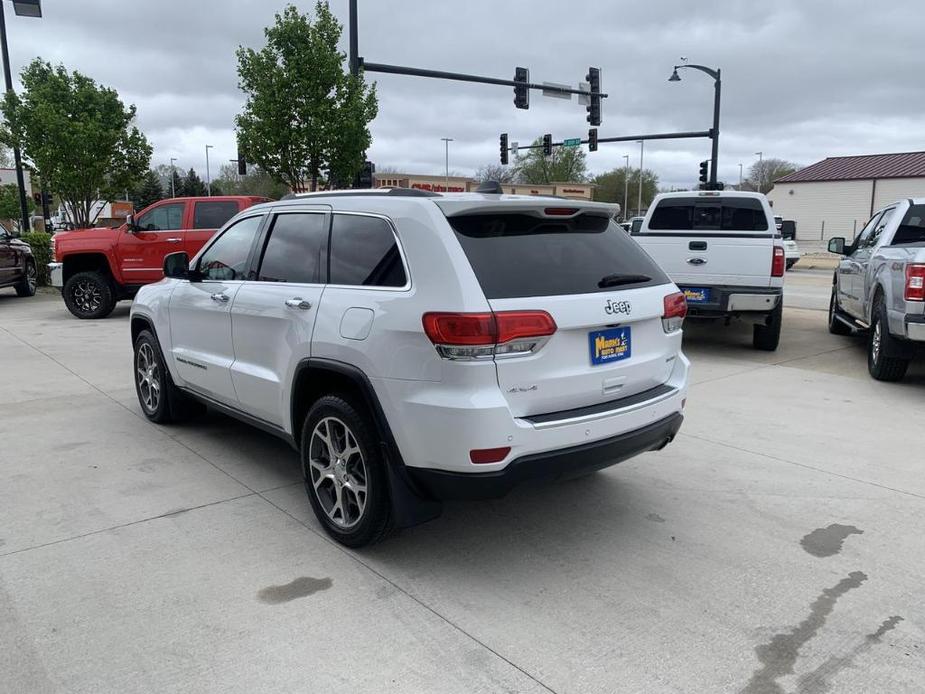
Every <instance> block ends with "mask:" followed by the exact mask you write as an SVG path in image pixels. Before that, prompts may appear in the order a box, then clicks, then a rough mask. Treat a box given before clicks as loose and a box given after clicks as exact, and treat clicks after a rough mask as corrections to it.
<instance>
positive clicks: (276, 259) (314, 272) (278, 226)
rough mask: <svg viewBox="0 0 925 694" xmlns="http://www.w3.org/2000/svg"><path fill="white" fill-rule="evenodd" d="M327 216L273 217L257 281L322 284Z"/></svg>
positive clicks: (326, 241)
mask: <svg viewBox="0 0 925 694" xmlns="http://www.w3.org/2000/svg"><path fill="white" fill-rule="evenodd" d="M326 221H327V216H326V215H324V214H312V213H308V212H290V213H285V214H278V215H276V218H275V220H274V221H273V228H272V229H271V230H270V236H269V238H268V239H267V243H266V247H265V248H264V251H263V259H262V260H261V261H260V271H259V272H258V274H257V279H258V280H259V281H261V282H302V283H305V284H321V283H323V282H324V270H325V269H326V268H325V265H326V262H325V261H326V249H327V245H328V227H327V224H326Z"/></svg>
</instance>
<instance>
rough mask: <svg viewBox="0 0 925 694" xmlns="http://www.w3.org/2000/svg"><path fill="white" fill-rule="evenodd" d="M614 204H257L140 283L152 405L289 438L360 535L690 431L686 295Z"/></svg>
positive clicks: (379, 193)
mask: <svg viewBox="0 0 925 694" xmlns="http://www.w3.org/2000/svg"><path fill="white" fill-rule="evenodd" d="M613 212H614V210H613V209H611V208H610V207H609V206H607V205H603V204H598V203H591V202H576V201H573V200H563V199H559V198H542V197H526V196H509V195H500V194H494V193H485V194H480V193H470V194H457V195H452V194H451V195H437V194H433V193H425V192H423V191H415V190H404V189H390V190H389V189H379V190H374V191H345V192H341V193H321V194H309V195H298V196H290V198H289V199H285V200H282V201H279V202H275V203H268V204H263V205H257V206H255V207H251V208H249V209H248V210H246V211H244V212H241V213H240V214H238V215H237V216H236V217H234V218H232V219H231V220H230V221H229V222H228V223H227V224H226V225H225V226H224V227H223V228H222V229H221V230H220V231H219V232H218V233H216V234H215V236H214V237H213V238H212V240H211V242H210V243H208V244H207V245H206V246H204V247H203V249H202V250H201V251H200V252H199V253H198V254H197V255H196V257H195V258H193V259H192V260H191V261H190V260H189V258H188V257H187V256H186V254H185V253H174V254H172V255H170V256H168V257H167V259H166V260H165V267H164V274H165V275H166V279H164V280H162V281H161V282H159V283H157V284H152V285H148V286H145V287H143V288H142V289H141V290H140V291H139V292H138V295H137V297H136V298H135V303H134V305H133V306H132V314H131V331H132V343H133V345H134V350H135V385H136V389H137V392H138V399H139V401H140V403H141V407H142V409H143V410H144V413H145V415H146V416H147V417H148V418H149V419H150V420H152V421H154V422H159V423H160V422H168V421H171V420H176V419H178V418H181V417H183V416H185V415H186V414H188V413H190V412H191V411H192V410H193V409H195V408H196V407H197V406H198V407H200V408H201V406H202V404H205V405H208V406H210V407H213V408H215V409H217V410H219V411H222V412H225V413H227V414H229V415H232V416H234V417H238V418H240V419H242V420H244V421H245V422H248V423H250V424H253V425H255V426H257V427H260V428H262V429H265V430H267V431H269V432H272V433H274V434H277V435H279V436H281V437H283V438H284V439H286V440H287V441H289V442H290V443H291V444H292V445H293V446H294V447H295V448H296V449H297V450H299V451H300V453H301V460H302V472H303V476H304V480H305V488H306V491H307V493H308V497H309V500H310V502H311V505H312V508H313V509H314V511H315V514H316V515H317V516H318V519H319V520H320V522H321V524H322V525H323V526H324V528H325V529H326V530H327V532H328V533H330V534H331V535H332V536H333V537H334V538H335V539H337V540H338V541H340V542H342V543H344V544H346V545H349V546H354V547H356V546H361V545H364V544H367V543H370V542H374V541H376V540H378V539H380V538H382V537H383V536H385V534H386V533H387V532H388V531H389V530H390V529H391V528H396V527H403V526H408V525H412V524H414V523H417V522H421V521H423V520H427V519H428V518H432V517H434V516H436V515H437V514H439V512H440V508H441V505H440V500H442V499H447V498H487V497H497V496H502V495H504V494H505V493H507V492H508V491H509V490H510V489H511V488H512V487H513V486H514V485H515V484H518V483H520V482H523V481H527V480H550V479H556V478H560V477H567V476H576V475H581V474H585V473H588V472H592V471H594V470H598V469H600V468H603V467H606V466H608V465H612V464H614V463H617V462H620V461H622V460H625V459H627V458H630V457H632V456H634V455H636V454H638V453H642V452H644V451H649V450H658V449H660V448H662V447H663V446H665V445H666V444H667V443H669V442H670V441H671V440H672V439H673V438H674V436H675V434H676V433H677V431H678V428H679V427H680V426H681V420H682V410H683V407H684V401H685V397H686V391H687V373H688V365H689V362H688V360H687V359H686V358H685V357H684V355H683V354H682V352H681V324H682V321H683V318H684V315H685V311H686V305H685V300H684V296H683V295H682V294H680V293H679V292H678V289H677V287H676V286H675V285H674V284H672V282H671V280H669V279H668V277H667V276H666V275H665V274H664V273H663V272H662V271H661V270H660V269H659V268H658V266H656V265H655V263H654V262H653V261H652V260H651V259H650V258H649V257H648V256H647V255H646V254H645V253H644V252H643V251H642V250H641V249H640V248H639V246H638V245H637V244H636V242H635V241H633V240H632V239H631V238H630V237H629V236H628V235H627V234H626V233H624V232H623V231H622V230H621V229H620V228H619V227H618V226H616V225H615V224H614V223H613V221H612V219H611V218H612V216H613Z"/></svg>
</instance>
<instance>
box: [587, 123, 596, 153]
mask: <svg viewBox="0 0 925 694" xmlns="http://www.w3.org/2000/svg"><path fill="white" fill-rule="evenodd" d="M588 151H589V152H596V151H597V128H591V129H590V130H588Z"/></svg>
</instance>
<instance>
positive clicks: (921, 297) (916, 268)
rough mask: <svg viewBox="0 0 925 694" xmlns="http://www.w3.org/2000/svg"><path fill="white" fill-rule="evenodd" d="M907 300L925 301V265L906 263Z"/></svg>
mask: <svg viewBox="0 0 925 694" xmlns="http://www.w3.org/2000/svg"><path fill="white" fill-rule="evenodd" d="M903 298H904V299H905V300H906V301H925V265H918V264H913V265H906V289H905V291H904V292H903Z"/></svg>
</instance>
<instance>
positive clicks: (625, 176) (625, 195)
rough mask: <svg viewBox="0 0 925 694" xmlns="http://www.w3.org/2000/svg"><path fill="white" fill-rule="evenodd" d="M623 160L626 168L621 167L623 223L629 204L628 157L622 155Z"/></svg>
mask: <svg viewBox="0 0 925 694" xmlns="http://www.w3.org/2000/svg"><path fill="white" fill-rule="evenodd" d="M623 159H624V160H625V161H626V166H624V167H623V221H624V222H625V221H626V212H627V210H626V206H627V205H628V204H629V195H630V155H629V154H624V155H623Z"/></svg>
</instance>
